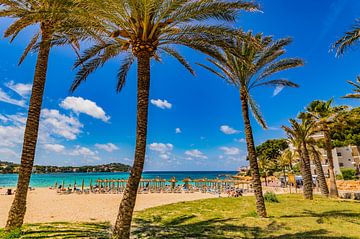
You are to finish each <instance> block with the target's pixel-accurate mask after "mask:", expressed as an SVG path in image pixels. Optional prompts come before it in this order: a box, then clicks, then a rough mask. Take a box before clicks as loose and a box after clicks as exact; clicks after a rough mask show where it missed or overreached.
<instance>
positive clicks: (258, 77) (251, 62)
mask: <svg viewBox="0 0 360 239" xmlns="http://www.w3.org/2000/svg"><path fill="white" fill-rule="evenodd" d="M227 42H228V44H229V46H230V47H225V48H222V54H217V55H218V56H216V57H214V58H213V59H208V61H209V62H211V63H212V65H213V66H214V67H213V68H211V67H209V66H206V65H203V64H199V65H200V66H202V67H204V68H205V69H207V70H209V71H210V72H212V73H214V74H215V75H217V76H218V77H220V78H222V79H224V80H225V81H227V82H228V83H229V84H231V85H233V86H235V87H236V88H237V89H238V90H239V93H240V100H241V105H242V114H243V120H244V126H245V134H246V143H247V150H248V158H249V161H250V168H251V171H252V176H253V187H254V191H255V196H256V209H257V213H258V215H259V216H261V217H266V208H265V203H264V198H263V194H262V187H261V180H260V174H259V167H258V163H257V155H256V150H255V144H254V137H253V132H252V127H251V122H250V116H249V110H251V111H252V113H253V114H254V117H255V119H256V120H257V121H258V123H259V124H260V125H261V126H262V127H264V128H267V126H266V123H265V120H264V119H263V117H262V115H261V112H260V110H259V108H258V106H257V104H256V103H255V101H254V99H253V97H252V96H251V95H250V92H251V90H253V89H254V88H256V87H260V86H275V87H286V86H288V87H298V85H297V84H295V83H293V82H291V81H288V80H286V79H269V77H271V76H273V75H274V74H275V73H278V72H280V71H283V70H287V69H290V68H294V67H298V66H302V65H303V61H302V60H300V59H291V58H290V59H288V58H285V59H279V57H280V56H282V55H283V54H284V53H285V49H284V47H285V46H287V45H289V44H290V43H291V39H290V38H285V39H280V40H277V41H274V40H273V39H272V38H271V37H264V36H262V35H261V34H257V35H255V36H253V35H252V33H251V32H249V33H248V34H247V35H246V36H245V37H244V36H243V34H242V35H241V36H240V37H234V38H229V39H228V40H227ZM249 108H250V109H249Z"/></svg>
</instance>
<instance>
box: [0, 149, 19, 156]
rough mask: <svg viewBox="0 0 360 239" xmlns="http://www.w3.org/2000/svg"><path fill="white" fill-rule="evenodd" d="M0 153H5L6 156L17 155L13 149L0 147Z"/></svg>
mask: <svg viewBox="0 0 360 239" xmlns="http://www.w3.org/2000/svg"><path fill="white" fill-rule="evenodd" d="M0 154H1V155H2V156H3V155H6V156H10V157H18V156H19V155H18V154H17V153H16V152H15V151H14V150H11V149H8V148H0Z"/></svg>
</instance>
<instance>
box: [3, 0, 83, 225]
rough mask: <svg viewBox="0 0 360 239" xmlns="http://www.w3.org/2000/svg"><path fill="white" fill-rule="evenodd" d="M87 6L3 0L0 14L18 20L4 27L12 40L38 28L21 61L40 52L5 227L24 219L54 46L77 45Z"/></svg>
mask: <svg viewBox="0 0 360 239" xmlns="http://www.w3.org/2000/svg"><path fill="white" fill-rule="evenodd" d="M85 9H86V8H85V7H84V6H82V5H81V3H80V1H75V0H41V1H40V0H31V1H28V0H0V17H7V18H13V19H15V21H14V22H13V23H12V24H11V25H10V26H9V27H8V28H7V29H6V30H5V33H4V36H5V37H9V38H11V41H13V40H14V39H15V38H16V37H17V36H18V34H19V33H20V32H21V31H23V30H24V29H25V28H28V27H29V26H34V25H36V26H37V28H38V30H37V31H36V32H35V33H34V35H33V36H32V38H31V40H30V42H29V44H28V46H27V47H26V49H25V51H24V53H23V55H22V56H21V58H20V61H19V64H21V63H22V62H23V61H24V59H25V58H26V56H27V55H28V53H29V52H30V51H37V52H38V55H37V62H36V68H35V74H34V80H33V86H32V93H31V97H30V105H29V110H28V117H27V121H26V127H25V133H24V143H23V148H22V154H21V166H20V170H19V179H18V183H17V189H16V194H15V198H14V201H13V203H12V206H11V209H10V212H9V216H8V220H7V223H6V230H11V229H13V228H17V227H20V226H21V225H22V224H23V220H24V215H25V211H26V198H27V191H28V187H29V182H30V176H31V171H32V167H33V164H34V156H35V150H36V144H37V138H38V128H39V118H40V112H41V106H42V100H43V95H44V88H45V81H46V75H47V68H48V59H49V54H50V50H51V48H52V46H54V45H64V44H70V45H72V46H73V47H74V48H78V42H79V41H80V40H81V37H79V36H81V34H79V33H81V32H83V31H84V30H85V28H82V29H81V30H79V29H78V28H77V27H78V26H79V25H80V22H81V21H83V20H84V19H88V17H85V16H84V15H83V14H85ZM82 16H84V17H83V18H82ZM71 29H72V30H71ZM75 32H77V33H75Z"/></svg>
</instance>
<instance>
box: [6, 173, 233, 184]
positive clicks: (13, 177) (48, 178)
mask: <svg viewBox="0 0 360 239" xmlns="http://www.w3.org/2000/svg"><path fill="white" fill-rule="evenodd" d="M236 173H237V172H236V171H226V172H225V171H209V172H199V171H196V172H195V171H194V172H190V171H186V172H144V173H143V178H156V177H160V178H163V179H166V180H169V179H170V178H172V177H175V178H176V179H177V180H179V181H181V180H183V179H184V178H187V177H190V178H191V179H199V178H207V179H214V178H217V177H219V178H224V177H226V175H234V174H236ZM128 177H129V173H56V174H55V173H54V174H33V175H32V176H31V181H30V186H31V187H49V186H53V185H54V184H55V183H56V182H57V183H58V184H61V183H62V181H63V180H64V184H65V185H68V184H74V182H75V181H76V183H77V184H78V185H79V184H81V182H82V180H83V179H84V182H85V186H89V183H90V179H91V180H92V182H93V184H94V183H95V180H96V179H127V178H128ZM17 179H18V175H17V174H0V187H16V183H17Z"/></svg>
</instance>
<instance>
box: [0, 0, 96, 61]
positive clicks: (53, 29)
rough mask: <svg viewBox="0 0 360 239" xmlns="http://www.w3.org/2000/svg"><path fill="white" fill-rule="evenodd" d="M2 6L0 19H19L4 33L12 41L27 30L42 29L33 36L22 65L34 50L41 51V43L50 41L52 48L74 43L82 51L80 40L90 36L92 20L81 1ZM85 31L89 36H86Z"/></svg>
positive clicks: (8, 0)
mask: <svg viewBox="0 0 360 239" xmlns="http://www.w3.org/2000/svg"><path fill="white" fill-rule="evenodd" d="M0 6H1V7H2V9H0V17H10V18H14V19H16V20H15V21H14V22H13V23H12V24H11V25H10V26H9V27H8V28H7V29H6V31H5V33H4V36H5V37H10V38H11V41H13V40H14V39H15V38H16V37H17V36H18V34H19V33H20V32H21V31H22V30H24V29H25V28H27V27H30V26H33V25H38V26H40V29H39V30H38V31H35V33H34V35H33V36H32V38H31V40H30V42H29V44H28V46H27V47H26V49H25V51H24V53H23V55H22V56H21V58H20V61H19V64H21V63H22V62H23V60H24V59H25V58H26V56H27V55H28V53H29V52H30V51H31V50H34V51H36V50H38V49H39V41H40V40H43V41H48V42H49V43H50V44H51V46H53V45H65V44H71V46H72V47H73V48H75V49H78V48H79V41H80V40H83V39H85V38H86V37H87V36H88V35H89V32H87V31H86V26H87V25H89V22H90V19H91V18H89V14H88V13H87V11H86V9H87V7H86V5H85V4H83V1H81V0H42V1H39V0H30V1H29V0H26V1H25V0H0ZM85 22H88V23H86V24H85ZM80 26H81V27H80ZM85 32H87V34H82V33H85Z"/></svg>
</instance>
